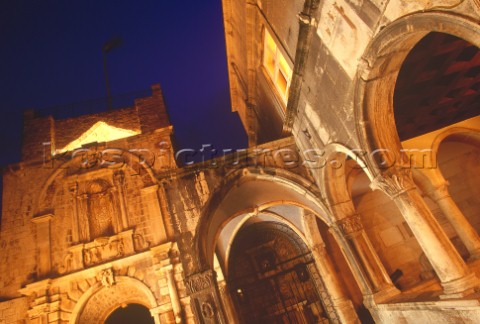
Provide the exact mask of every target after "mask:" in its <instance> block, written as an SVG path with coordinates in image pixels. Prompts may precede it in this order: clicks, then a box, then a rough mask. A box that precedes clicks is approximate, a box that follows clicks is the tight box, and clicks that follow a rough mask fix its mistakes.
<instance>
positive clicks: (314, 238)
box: [304, 214, 359, 323]
mask: <svg viewBox="0 0 480 324" xmlns="http://www.w3.org/2000/svg"><path fill="white" fill-rule="evenodd" d="M304 219H305V227H306V232H307V233H308V234H307V237H308V239H309V240H310V241H311V245H312V246H311V249H312V255H313V258H314V260H315V264H316V267H317V269H318V272H319V273H320V276H321V277H322V281H323V283H324V286H325V289H326V291H327V293H328V295H329V296H330V299H331V301H332V304H333V307H334V308H335V311H336V313H337V315H338V317H339V319H340V321H341V322H342V323H359V320H358V317H357V313H356V312H355V308H354V307H353V304H352V302H351V300H349V299H348V298H347V296H346V295H345V292H344V290H343V288H342V285H341V283H340V280H339V278H338V276H337V273H336V271H335V268H334V266H333V263H332V260H331V259H330V256H329V255H328V253H327V250H326V247H325V242H324V241H323V239H322V236H321V234H320V231H319V229H318V224H317V221H316V219H315V215H313V214H306V215H305V216H304Z"/></svg>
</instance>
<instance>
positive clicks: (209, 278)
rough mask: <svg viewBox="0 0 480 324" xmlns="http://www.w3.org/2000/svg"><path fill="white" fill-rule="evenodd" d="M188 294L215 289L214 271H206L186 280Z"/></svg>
mask: <svg viewBox="0 0 480 324" xmlns="http://www.w3.org/2000/svg"><path fill="white" fill-rule="evenodd" d="M185 282H186V285H187V289H188V293H189V294H193V293H197V292H201V291H203V290H205V289H210V288H212V287H213V273H212V271H205V272H203V273H199V274H196V275H194V276H191V277H188V278H187V279H185Z"/></svg>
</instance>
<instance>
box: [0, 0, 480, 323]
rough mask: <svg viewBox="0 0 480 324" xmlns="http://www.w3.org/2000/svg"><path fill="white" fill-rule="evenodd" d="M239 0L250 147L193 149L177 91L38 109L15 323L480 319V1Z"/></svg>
mask: <svg viewBox="0 0 480 324" xmlns="http://www.w3.org/2000/svg"><path fill="white" fill-rule="evenodd" d="M222 3H223V14H224V25H225V37H226V44H227V60H228V71H229V81H230V94H231V99H232V109H233V110H234V111H237V112H238V113H239V116H240V118H241V120H242V123H243V125H244V127H245V130H246V132H247V135H248V139H249V148H248V149H245V150H238V151H235V152H227V153H228V154H224V155H221V156H216V157H215V158H213V159H211V160H208V161H205V162H203V163H197V164H189V163H187V165H185V166H179V165H177V162H178V161H179V159H184V160H185V161H186V160H187V159H188V157H189V154H193V153H192V152H189V151H183V152H180V151H178V152H177V153H176V154H174V150H173V148H172V141H171V135H172V126H171V125H170V122H169V120H168V115H167V112H166V108H165V105H164V102H163V96H162V93H161V89H160V88H159V87H158V86H154V87H153V88H152V91H153V92H152V96H150V97H147V98H139V99H138V100H136V102H135V106H134V107H132V108H127V109H122V110H118V111H113V112H108V113H101V114H96V115H88V116H83V117H78V118H75V119H66V120H54V119H53V118H51V117H45V118H39V117H35V116H34V115H33V114H32V113H27V114H26V115H25V121H24V122H25V131H24V144H23V151H22V152H23V155H22V162H20V163H18V164H15V165H12V166H9V168H8V169H7V170H6V171H5V173H4V195H3V211H2V224H1V232H0V257H1V262H0V274H1V275H0V298H1V302H0V321H4V322H7V323H17V322H22V321H23V322H28V323H30V322H32V323H64V322H68V323H96V322H98V323H101V322H104V321H105V320H107V318H110V317H111V316H113V314H114V313H116V312H117V311H118V310H121V309H122V308H127V309H128V308H129V307H130V305H132V304H136V305H141V306H142V307H143V308H144V309H145V310H147V312H148V313H149V316H150V317H151V319H152V321H154V322H155V323H173V322H175V323H193V322H196V323H236V322H239V323H257V322H266V323H323V322H325V323H326V322H333V323H340V322H341V323H356V322H357V323H358V322H365V323H368V322H373V321H374V322H378V323H391V322H394V323H396V322H399V323H419V322H421V323H434V322H435V323H450V322H453V321H458V322H464V323H477V322H480V299H479V288H480V281H479V276H480V261H478V260H479V258H480V239H479V235H478V233H479V231H480V214H479V211H480V200H479V198H478V197H479V196H480V192H479V189H478V188H479V186H478V183H480V172H479V171H480V117H479V116H478V112H479V109H478V107H477V106H476V103H477V102H478V99H479V91H480V53H479V50H478V48H479V46H480V36H479V35H480V27H479V24H478V22H479V20H480V3H478V1H477V0H439V1H401V0H390V1H379V0H324V1H318V0H298V1H297V0H295V1H285V0H247V1H241V0H223V1H222ZM475 107H477V108H475ZM107 321H108V320H107Z"/></svg>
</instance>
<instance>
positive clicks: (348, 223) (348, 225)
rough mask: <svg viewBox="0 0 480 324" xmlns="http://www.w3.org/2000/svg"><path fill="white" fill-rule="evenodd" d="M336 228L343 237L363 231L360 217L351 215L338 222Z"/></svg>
mask: <svg viewBox="0 0 480 324" xmlns="http://www.w3.org/2000/svg"><path fill="white" fill-rule="evenodd" d="M338 227H339V228H340V229H341V230H342V232H343V233H344V234H345V235H350V234H353V233H355V232H359V231H361V230H363V225H362V220H361V218H360V215H358V214H357V215H353V216H349V217H346V218H344V219H342V220H339V221H338Z"/></svg>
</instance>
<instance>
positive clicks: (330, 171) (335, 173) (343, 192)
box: [321, 143, 374, 204]
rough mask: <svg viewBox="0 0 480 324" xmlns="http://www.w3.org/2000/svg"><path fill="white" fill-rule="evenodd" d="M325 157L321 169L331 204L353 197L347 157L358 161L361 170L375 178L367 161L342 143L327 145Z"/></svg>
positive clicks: (324, 186) (324, 187)
mask: <svg viewBox="0 0 480 324" xmlns="http://www.w3.org/2000/svg"><path fill="white" fill-rule="evenodd" d="M324 157H325V161H326V164H325V167H323V168H322V171H321V184H322V189H323V192H325V196H326V199H327V201H328V202H329V204H334V203H339V202H343V201H348V200H350V199H351V197H350V189H349V185H348V183H347V176H346V174H345V171H346V165H345V163H346V161H347V157H348V158H350V159H352V160H354V161H355V162H356V164H357V165H358V166H359V168H361V172H364V173H365V174H366V175H367V177H368V178H369V180H370V181H372V180H373V179H374V176H373V175H372V173H371V172H370V170H369V169H368V168H367V165H366V162H365V161H364V160H363V159H362V158H361V157H360V156H359V155H358V154H356V153H355V151H354V150H351V149H350V148H348V147H346V146H344V145H342V144H337V143H334V144H329V145H327V146H326V148H325V156H324ZM332 161H335V162H332ZM332 163H335V164H336V165H337V166H333V164H332Z"/></svg>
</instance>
